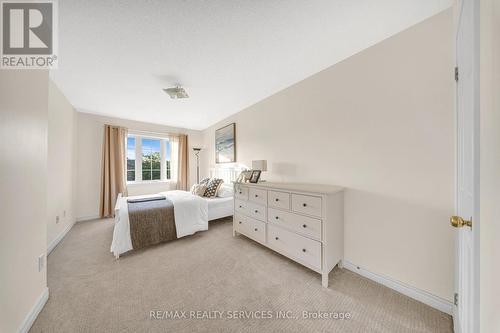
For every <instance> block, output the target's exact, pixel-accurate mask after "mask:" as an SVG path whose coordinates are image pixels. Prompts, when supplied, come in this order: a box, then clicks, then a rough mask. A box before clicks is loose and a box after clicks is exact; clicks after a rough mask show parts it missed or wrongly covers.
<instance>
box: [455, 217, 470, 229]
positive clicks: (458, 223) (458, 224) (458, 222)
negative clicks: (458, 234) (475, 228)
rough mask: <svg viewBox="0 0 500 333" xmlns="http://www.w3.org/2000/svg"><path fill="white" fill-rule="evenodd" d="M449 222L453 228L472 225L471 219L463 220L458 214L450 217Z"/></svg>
mask: <svg viewBox="0 0 500 333" xmlns="http://www.w3.org/2000/svg"><path fill="white" fill-rule="evenodd" d="M450 224H451V225H452V226H453V227H455V228H461V227H463V226H468V227H472V219H471V220H470V221H468V220H464V219H463V218H461V217H460V216H452V217H450Z"/></svg>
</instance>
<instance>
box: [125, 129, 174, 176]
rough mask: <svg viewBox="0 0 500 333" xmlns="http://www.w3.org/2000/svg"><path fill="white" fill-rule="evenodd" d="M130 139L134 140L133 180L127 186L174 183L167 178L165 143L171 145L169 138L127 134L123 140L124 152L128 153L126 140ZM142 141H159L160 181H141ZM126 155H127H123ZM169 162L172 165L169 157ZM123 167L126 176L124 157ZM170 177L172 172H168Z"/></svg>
mask: <svg viewBox="0 0 500 333" xmlns="http://www.w3.org/2000/svg"><path fill="white" fill-rule="evenodd" d="M129 137H132V138H134V139H135V180H130V181H129V180H128V179H127V185H134V184H157V183H171V182H175V180H174V179H172V178H170V179H168V178H167V170H166V169H167V163H166V162H167V156H166V147H167V146H166V143H167V142H169V143H170V145H172V141H171V140H170V138H168V137H166V136H156V135H148V134H138V133H134V132H129V133H128V134H127V137H126V138H125V151H127V152H128V138H129ZM142 139H149V140H159V141H160V179H152V180H143V179H142ZM170 152H172V147H170ZM125 155H127V154H125ZM170 162H171V163H172V158H171V157H170ZM125 165H126V168H127V169H126V170H125V174H127V171H128V166H127V156H125ZM170 170H172V166H170ZM170 176H171V177H172V171H171V172H170Z"/></svg>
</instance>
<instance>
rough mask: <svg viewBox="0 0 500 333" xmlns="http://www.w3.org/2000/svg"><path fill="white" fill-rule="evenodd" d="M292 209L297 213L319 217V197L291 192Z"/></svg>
mask: <svg viewBox="0 0 500 333" xmlns="http://www.w3.org/2000/svg"><path fill="white" fill-rule="evenodd" d="M292 210H293V211H294V212H297V213H303V214H307V215H312V216H319V217H321V215H322V214H321V197H315V196H312V195H303V194H292Z"/></svg>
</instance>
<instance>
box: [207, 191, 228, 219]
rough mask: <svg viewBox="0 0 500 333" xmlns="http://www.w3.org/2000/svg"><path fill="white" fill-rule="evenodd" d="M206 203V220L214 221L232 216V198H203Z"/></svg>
mask: <svg viewBox="0 0 500 333" xmlns="http://www.w3.org/2000/svg"><path fill="white" fill-rule="evenodd" d="M203 199H205V200H206V201H207V203H208V220H209V221H212V220H216V219H220V218H223V217H226V216H231V215H233V211H234V206H233V197H228V198H219V197H216V198H203Z"/></svg>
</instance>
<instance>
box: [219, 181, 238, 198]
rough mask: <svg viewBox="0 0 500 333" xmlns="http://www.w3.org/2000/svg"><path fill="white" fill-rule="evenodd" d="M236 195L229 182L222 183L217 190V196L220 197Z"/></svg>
mask: <svg viewBox="0 0 500 333" xmlns="http://www.w3.org/2000/svg"><path fill="white" fill-rule="evenodd" d="M233 195H234V189H233V187H232V186H231V185H229V184H222V185H221V186H220V187H219V191H218V192H217V196H218V197H219V198H230V197H232V196H233Z"/></svg>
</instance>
